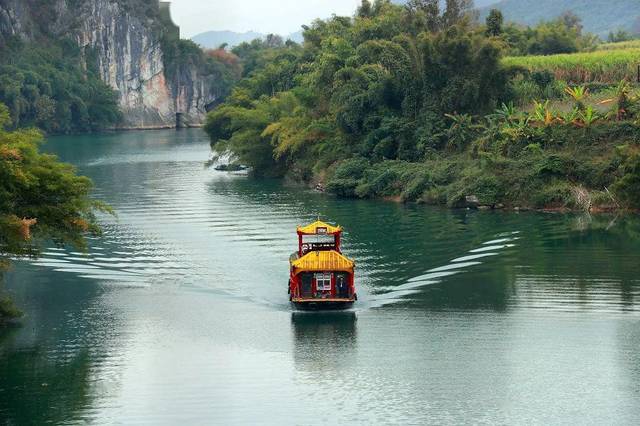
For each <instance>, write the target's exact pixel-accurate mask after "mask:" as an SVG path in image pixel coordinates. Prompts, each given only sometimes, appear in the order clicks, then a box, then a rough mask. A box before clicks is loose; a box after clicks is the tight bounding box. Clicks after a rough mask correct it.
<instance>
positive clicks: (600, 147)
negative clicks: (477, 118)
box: [313, 123, 640, 212]
mask: <svg viewBox="0 0 640 426" xmlns="http://www.w3.org/2000/svg"><path fill="white" fill-rule="evenodd" d="M514 134H515V136H514ZM639 134H640V132H639V131H638V127H637V126H636V125H635V124H632V123H602V124H600V125H598V126H594V127H593V128H590V129H578V128H575V129H573V128H567V127H564V126H562V127H561V126H549V127H537V126H531V127H527V128H523V129H522V130H520V131H519V132H518V133H515V132H509V133H507V135H508V136H507V137H505V135H504V134H503V135H500V134H499V135H496V136H495V137H494V138H491V139H489V138H488V137H487V136H486V135H479V136H478V137H476V138H475V139H474V140H473V141H472V142H470V143H469V144H468V148H466V149H464V150H462V151H459V152H455V150H447V151H445V152H441V153H437V152H433V153H431V154H430V155H429V156H428V158H427V159H426V160H425V161H423V162H406V161H398V160H383V161H380V162H371V161H368V160H366V159H364V158H353V159H348V160H343V161H340V162H338V163H336V164H335V165H333V166H332V167H330V168H328V169H327V170H326V171H325V172H323V173H322V174H317V175H316V176H315V180H313V182H314V184H318V183H320V184H321V185H323V186H325V187H326V190H327V191H328V192H330V193H333V194H336V195H337V196H339V197H345V198H384V199H390V200H396V201H400V202H418V203H425V204H433V205H446V206H449V207H453V208H461V207H463V208H464V207H471V208H481V209H485V208H491V209H495V208H497V209H511V210H540V211H543V210H547V211H550V210H552V211H590V212H612V211H625V210H626V211H637V209H638V206H639V204H638V203H639V193H638V189H639V187H638V183H639V182H640V175H639V174H638V172H639V171H640V166H639V164H640V155H639V153H640V146H639V140H638V139H639Z"/></svg>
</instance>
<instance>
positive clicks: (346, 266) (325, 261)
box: [291, 251, 355, 275]
mask: <svg viewBox="0 0 640 426" xmlns="http://www.w3.org/2000/svg"><path fill="white" fill-rule="evenodd" d="M291 265H292V266H293V268H294V274H295V275H298V274H300V273H301V272H329V271H330V272H338V271H340V272H350V273H353V268H354V267H355V263H353V261H352V260H349V259H347V258H346V257H344V256H343V255H341V254H340V253H338V252H337V251H314V252H311V253H308V254H306V255H304V256H302V257H301V258H300V259H297V260H295V261H293V262H292V263H291Z"/></svg>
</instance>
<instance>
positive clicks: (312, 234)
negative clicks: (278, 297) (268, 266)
mask: <svg viewBox="0 0 640 426" xmlns="http://www.w3.org/2000/svg"><path fill="white" fill-rule="evenodd" d="M341 237H342V228H340V227H336V226H331V225H329V224H327V223H324V222H321V221H317V222H314V223H312V224H311V225H308V226H304V227H298V251H297V252H295V253H293V254H292V255H291V258H290V259H289V263H290V266H291V271H290V277H289V295H290V297H289V300H290V301H291V302H292V303H293V304H294V306H296V307H297V308H300V309H345V308H349V307H351V306H352V305H353V303H354V302H355V301H356V300H358V295H357V294H356V292H355V286H354V269H355V263H354V262H353V261H352V260H350V259H348V258H346V257H345V256H343V254H342V251H341V249H340V243H341Z"/></svg>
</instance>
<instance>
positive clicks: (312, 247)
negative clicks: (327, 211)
mask: <svg viewBox="0 0 640 426" xmlns="http://www.w3.org/2000/svg"><path fill="white" fill-rule="evenodd" d="M335 248H336V237H335V235H303V236H302V252H303V253H307V252H309V251H316V250H320V251H322V250H334V249H335Z"/></svg>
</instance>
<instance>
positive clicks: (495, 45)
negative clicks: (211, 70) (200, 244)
mask: <svg viewBox="0 0 640 426" xmlns="http://www.w3.org/2000/svg"><path fill="white" fill-rule="evenodd" d="M447 3H448V5H447V9H445V10H444V11H443V13H434V12H433V9H432V8H431V7H432V6H433V2H429V1H416V2H412V3H410V4H409V7H402V6H396V5H393V4H390V3H389V2H387V1H377V2H375V3H374V4H370V3H369V2H367V1H363V3H362V6H361V7H360V9H359V10H358V13H357V15H356V16H355V17H353V18H348V17H334V18H332V19H330V20H328V21H316V22H315V23H314V24H313V25H312V26H310V27H308V28H306V30H305V32H304V37H305V43H304V44H303V45H302V46H298V45H295V44H286V45H284V44H281V45H278V46H274V45H269V46H267V45H264V44H260V43H257V44H245V45H241V46H239V47H238V48H237V49H235V50H234V52H236V54H238V56H239V57H240V58H241V60H242V61H243V62H244V63H245V64H250V66H249V67H248V68H247V69H246V70H245V79H243V80H242V81H241V82H240V84H239V85H238V86H237V87H236V88H235V89H234V91H233V93H232V95H231V96H230V98H229V99H228V101H227V102H226V103H225V104H223V105H221V106H220V107H218V108H217V109H216V110H214V111H212V112H211V113H210V115H209V117H208V121H207V126H206V130H207V131H208V133H209V135H210V136H211V139H212V147H213V149H214V150H215V151H216V152H217V153H219V154H231V155H233V156H235V158H236V161H237V162H239V163H242V164H246V165H249V166H251V167H252V168H253V171H254V173H255V174H258V175H275V176H287V177H289V178H290V179H293V180H297V181H302V182H307V183H310V184H314V185H320V186H324V187H326V189H327V190H328V191H330V192H332V193H334V194H336V195H338V196H343V197H359V198H372V197H384V198H394V199H399V200H403V201H420V202H426V203H433V204H446V205H449V206H452V207H462V206H484V207H493V208H501V207H514V208H515V207H520V208H572V209H573V208H576V209H585V210H597V209H617V208H638V207H640V192H638V191H637V189H639V188H638V184H639V182H640V176H639V174H638V173H639V172H640V148H639V146H638V143H639V142H640V141H639V139H640V132H638V130H639V128H638V124H639V123H638V117H640V115H639V96H638V93H637V90H636V88H635V87H633V86H631V85H630V84H628V83H626V82H622V83H619V84H618V85H617V86H615V87H609V86H608V89H607V90H610V93H609V92H608V93H607V95H610V96H611V98H610V99H603V98H601V97H595V96H593V94H592V93H591V92H590V89H589V88H588V87H583V86H577V87H575V86H572V85H569V86H568V85H567V84H566V82H563V81H561V80H558V79H557V78H556V77H555V76H554V74H553V72H550V71H549V70H548V69H543V70H540V71H537V70H533V69H532V70H528V69H526V68H524V67H522V66H513V65H512V64H510V63H509V61H510V59H509V60H502V55H503V53H504V52H505V51H508V50H509V49H510V47H509V43H508V41H507V42H505V39H504V29H503V28H502V24H501V23H496V22H494V23H490V25H488V26H486V27H485V26H475V25H471V24H470V20H469V19H468V15H467V12H468V10H465V9H464V8H461V7H460V6H461V3H458V2H456V1H453V0H450V1H449V2H447ZM436 12H439V11H436ZM554 25H558V24H554ZM567 25H568V24H567ZM572 28H573V27H571V26H567V28H566V31H565V30H558V31H557V32H555V33H557V34H572V35H573V36H574V37H580V35H579V32H577V31H573V30H572ZM554 31H555V30H554ZM552 33H553V32H552ZM563 37H564V36H563ZM611 52H616V50H612V51H611ZM622 52H623V53H624V51H622ZM549 58H552V59H551V60H553V59H554V57H553V56H551V57H549ZM527 59H528V58H524V59H523V60H527ZM555 60H556V61H557V58H555ZM600 95H602V94H600ZM545 99H546V100H545ZM547 100H548V101H547Z"/></svg>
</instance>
